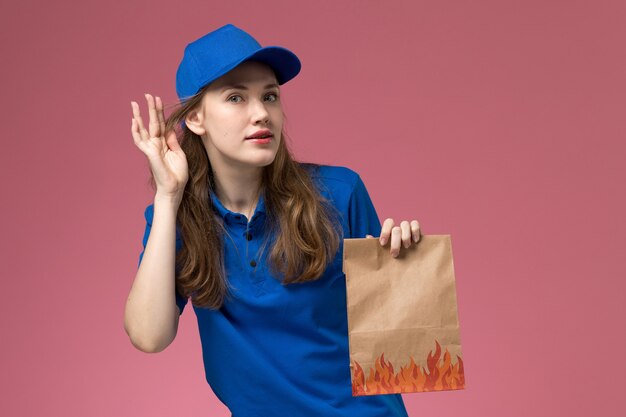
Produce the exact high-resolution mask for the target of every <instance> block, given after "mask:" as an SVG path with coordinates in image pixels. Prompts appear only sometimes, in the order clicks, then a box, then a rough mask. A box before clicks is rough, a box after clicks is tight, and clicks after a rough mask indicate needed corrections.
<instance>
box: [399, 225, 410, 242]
mask: <svg viewBox="0 0 626 417" xmlns="http://www.w3.org/2000/svg"><path fill="white" fill-rule="evenodd" d="M400 229H401V230H402V245H403V246H404V247H405V248H408V247H409V246H411V225H410V224H409V222H408V221H406V220H404V221H402V222H400Z"/></svg>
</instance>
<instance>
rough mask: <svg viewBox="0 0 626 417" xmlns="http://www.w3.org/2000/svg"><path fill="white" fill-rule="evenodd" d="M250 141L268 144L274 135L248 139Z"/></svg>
mask: <svg viewBox="0 0 626 417" xmlns="http://www.w3.org/2000/svg"><path fill="white" fill-rule="evenodd" d="M246 140H247V141H249V142H253V143H258V144H259V145H265V144H268V143H270V142H271V141H272V137H271V136H270V137H268V138H252V139H246Z"/></svg>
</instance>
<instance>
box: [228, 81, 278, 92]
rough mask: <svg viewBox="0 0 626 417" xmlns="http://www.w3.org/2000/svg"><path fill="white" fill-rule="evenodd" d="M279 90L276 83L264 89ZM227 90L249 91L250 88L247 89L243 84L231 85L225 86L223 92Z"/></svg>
mask: <svg viewBox="0 0 626 417" xmlns="http://www.w3.org/2000/svg"><path fill="white" fill-rule="evenodd" d="M274 87H275V88H278V84H276V83H270V84H267V85H266V86H265V87H263V88H264V89H268V88H274ZM226 90H248V87H246V86H245V85H242V84H229V85H225V86H224V87H222V90H221V92H222V93H223V92H224V91H226Z"/></svg>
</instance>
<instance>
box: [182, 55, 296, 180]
mask: <svg viewBox="0 0 626 417" xmlns="http://www.w3.org/2000/svg"><path fill="white" fill-rule="evenodd" d="M283 119H284V116H283V109H282V106H281V102H280V90H279V86H278V82H277V81H276V76H275V75H274V71H273V70H272V69H271V68H270V67H269V66H267V65H265V64H263V63H260V62H255V61H247V62H244V63H242V64H241V65H239V66H237V67H236V68H234V69H233V70H231V71H230V72H228V73H226V74H225V75H223V76H222V77H220V78H218V79H216V80H215V81H213V82H212V83H211V84H210V85H209V87H208V88H207V90H206V92H205V95H204V97H203V98H202V102H201V105H200V108H199V109H197V111H194V112H191V114H190V115H189V116H187V118H186V120H185V121H186V123H187V126H188V127H189V128H190V129H191V130H192V131H193V132H194V133H196V134H197V135H199V136H201V137H202V141H203V143H204V146H205V148H206V150H207V154H208V156H209V160H210V161H211V165H212V166H213V169H219V167H230V168H232V167H235V168H241V169H246V168H250V167H263V166H266V165H269V164H271V163H272V162H273V161H274V158H275V157H276V152H277V151H278V145H279V143H280V141H281V140H282V137H281V133H282V129H283ZM265 129H267V130H269V131H270V133H271V134H272V135H273V137H271V138H269V141H267V139H266V140H265V141H255V140H250V139H247V138H248V137H249V136H251V135H254V134H255V133H257V132H258V131H260V130H265ZM266 142H267V143H266Z"/></svg>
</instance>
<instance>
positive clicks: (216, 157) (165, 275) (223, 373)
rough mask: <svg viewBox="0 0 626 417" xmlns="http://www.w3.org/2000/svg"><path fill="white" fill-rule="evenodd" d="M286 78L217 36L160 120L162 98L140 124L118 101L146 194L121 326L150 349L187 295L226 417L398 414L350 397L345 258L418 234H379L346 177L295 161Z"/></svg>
mask: <svg viewBox="0 0 626 417" xmlns="http://www.w3.org/2000/svg"><path fill="white" fill-rule="evenodd" d="M299 71H300V61H299V60H298V58H297V57H296V55H294V54H293V53H292V52H291V51H289V50H287V49H285V48H281V47H261V45H259V44H258V42H257V41H256V40H254V38H252V36H250V35H249V34H248V33H246V32H244V31H243V30H241V29H239V28H237V27H235V26H233V25H230V24H228V25H225V26H223V27H221V28H219V29H217V30H215V31H213V32H211V33H209V34H207V35H205V36H203V37H202V38H200V39H198V40H196V41H194V42H192V43H190V44H189V45H187V47H186V49H185V53H184V56H183V60H182V62H181V64H180V66H179V68H178V71H177V79H176V89H177V93H178V96H179V98H180V100H181V105H180V107H179V108H178V109H177V110H176V111H174V112H173V113H172V114H171V115H170V117H169V118H168V119H167V120H165V117H164V114H163V104H162V102H161V99H160V98H159V97H155V98H153V96H151V95H149V94H146V100H147V103H148V110H149V117H150V119H149V123H148V126H147V127H146V126H145V125H144V122H143V120H142V117H141V115H140V112H139V106H138V104H137V103H135V102H131V106H132V110H133V120H132V127H131V133H132V136H133V139H134V142H135V144H136V145H137V147H138V148H139V149H140V150H141V151H142V152H143V153H144V154H145V155H146V156H147V158H148V161H149V163H150V168H151V171H152V178H151V179H152V184H153V186H154V188H155V189H156V194H155V197H154V203H153V204H150V205H149V206H148V207H147V208H146V210H145V218H146V222H147V224H146V229H145V234H144V239H143V244H144V250H143V251H142V252H141V254H140V256H139V268H138V270H137V275H136V277H135V280H134V282H133V285H132V288H131V290H130V295H129V298H128V301H127V304H126V310H125V322H124V326H125V329H126V332H127V333H128V335H129V337H130V339H131V342H132V343H133V345H134V346H136V347H137V348H138V349H140V350H142V351H144V352H159V351H162V350H163V349H165V348H166V347H167V346H168V345H169V344H170V343H171V342H172V341H173V340H174V338H175V336H176V332H177V328H178V318H179V315H180V314H181V313H182V311H183V309H184V307H185V305H186V304H187V302H188V298H189V297H191V300H192V305H193V309H194V311H195V314H196V316H197V319H198V328H199V331H200V337H201V341H202V350H203V359H204V368H205V373H206V379H207V382H208V383H209V384H210V386H211V388H212V389H213V391H214V392H215V394H216V395H217V397H218V398H219V399H220V400H221V401H222V402H223V403H224V404H225V405H226V406H227V407H228V408H229V409H230V410H231V412H232V414H233V416H235V417H252V416H258V417H271V416H281V417H285V416H293V417H295V416H316V417H317V416H324V417H332V416H337V417H339V416H342V417H354V416H359V417H366V416H372V417H373V416H380V417H383V416H385V417H388V416H406V415H407V414H406V410H405V408H404V404H403V402H402V397H401V396H400V395H399V394H395V395H376V396H363V397H353V396H352V386H351V378H350V359H349V352H348V327H347V308H346V288H345V275H344V274H343V273H342V248H343V239H344V238H364V237H373V236H376V235H380V244H381V245H387V244H388V245H389V246H390V252H391V255H390V256H397V255H398V253H399V251H400V248H401V246H404V247H409V245H411V244H415V243H417V242H418V241H419V239H420V230H419V225H418V222H417V221H416V220H413V221H412V222H408V221H404V222H401V224H400V226H396V225H395V224H394V222H393V220H392V219H387V220H385V222H384V224H383V225H382V228H381V224H380V221H379V220H378V216H377V214H376V210H375V209H374V206H373V204H372V202H371V200H370V198H369V195H368V192H367V190H366V188H365V185H364V184H363V182H362V180H361V178H360V177H359V175H358V174H357V173H355V172H354V171H352V170H350V169H348V168H344V167H337V166H328V165H315V164H307V163H299V162H297V161H295V160H294V159H293V157H292V156H291V154H290V151H289V149H288V147H287V143H286V141H285V136H284V132H283V123H284V113H283V109H282V106H281V99H280V85H282V84H284V83H285V82H287V81H289V80H290V79H292V78H293V77H295V76H296V75H297V74H298V72H299ZM319 128H320V129H323V126H319ZM177 131H178V134H177V133H176V132H177ZM179 139H180V142H179Z"/></svg>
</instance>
